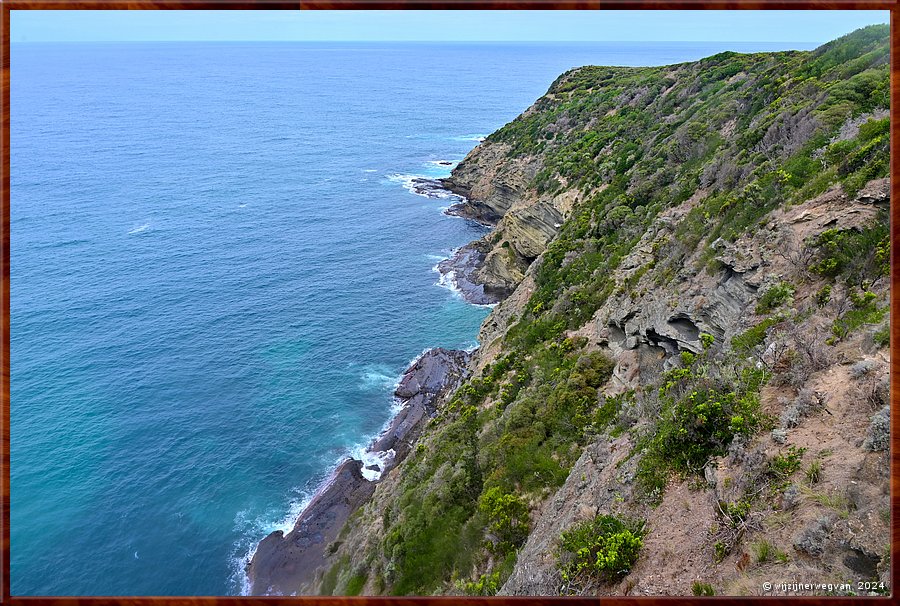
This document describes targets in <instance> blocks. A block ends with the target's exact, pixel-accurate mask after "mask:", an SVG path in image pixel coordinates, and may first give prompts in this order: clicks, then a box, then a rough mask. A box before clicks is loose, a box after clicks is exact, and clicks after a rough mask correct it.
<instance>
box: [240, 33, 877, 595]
mask: <svg viewBox="0 0 900 606" xmlns="http://www.w3.org/2000/svg"><path fill="white" fill-rule="evenodd" d="M888 61H889V40H888V27H887V26H871V27H867V28H864V29H861V30H858V31H855V32H853V33H851V34H849V35H847V36H844V37H842V38H839V39H837V40H834V41H832V42H830V43H828V44H825V45H823V46H822V47H820V48H818V49H816V50H813V51H808V52H806V51H803V52H800V51H790V52H778V53H756V54H749V55H742V54H737V53H732V52H726V53H721V54H718V55H715V56H713V57H709V58H706V59H703V60H701V61H697V62H692V63H683V64H678V65H670V66H664V67H647V68H620V67H596V66H589V67H582V68H577V69H573V70H570V71H568V72H566V73H564V74H562V75H560V76H559V77H558V78H557V79H556V81H555V82H553V84H552V85H551V86H550V88H549V90H548V91H547V93H546V94H545V95H544V96H542V97H541V98H540V99H538V100H537V101H536V102H535V103H534V105H532V106H531V107H530V108H528V109H526V110H525V111H524V112H523V113H522V114H521V115H520V116H519V117H518V118H516V119H515V120H513V121H512V122H510V123H509V124H507V125H506V126H504V127H503V128H501V129H500V130H498V131H497V132H495V133H493V134H491V135H490V136H489V137H487V138H486V140H485V141H484V142H482V143H481V144H480V145H478V146H477V147H476V148H475V149H474V150H473V151H472V152H471V153H470V154H469V155H468V156H467V157H466V158H465V160H463V161H462V162H461V163H460V164H459V165H458V166H456V167H455V168H454V170H453V172H452V174H451V176H450V177H449V178H448V179H446V180H444V181H443V182H442V183H440V184H439V185H435V184H429V185H428V187H434V188H438V189H440V190H441V191H443V192H445V191H450V192H453V194H454V195H455V196H457V197H458V198H459V199H458V200H455V205H454V206H453V207H452V210H451V211H450V212H452V213H454V214H456V215H458V216H462V217H466V218H469V219H473V220H477V221H479V222H481V223H484V224H487V225H491V226H494V227H493V229H492V230H491V231H490V233H488V234H487V235H485V236H484V237H483V238H482V239H480V240H478V241H476V242H473V243H471V244H469V245H467V246H465V247H463V248H462V249H460V251H458V252H457V253H456V255H455V256H454V259H452V260H449V261H447V262H446V263H444V264H443V266H442V267H441V268H440V271H442V272H443V273H445V274H447V273H450V272H453V276H452V277H453V279H454V280H455V282H456V284H457V286H458V287H459V288H460V290H461V291H462V292H463V295H464V296H465V297H466V298H467V299H468V300H470V301H471V302H474V303H480V304H492V305H494V308H493V309H492V311H491V313H490V315H489V316H488V317H487V319H486V320H485V321H484V323H483V325H482V327H481V330H480V333H479V337H478V338H479V343H480V347H479V348H478V349H477V350H475V351H474V352H472V353H465V352H454V351H446V350H441V349H436V350H432V351H429V352H428V353H426V354H425V355H423V356H422V358H420V359H419V360H418V361H416V363H415V364H414V365H413V366H412V367H411V368H410V369H409V370H408V371H407V373H406V374H405V375H404V378H403V380H402V381H401V383H400V386H399V387H398V389H397V393H396V396H397V397H398V398H400V399H402V401H403V402H404V403H405V404H404V406H403V408H402V410H401V412H400V413H399V414H398V415H397V417H396V418H395V419H394V421H393V423H392V425H391V426H390V428H389V429H388V430H387V431H386V433H385V434H384V435H382V436H381V437H379V438H378V439H377V440H376V442H374V443H373V444H372V446H371V451H372V452H373V453H375V454H377V456H376V457H374V460H377V461H378V463H377V464H369V465H368V467H367V465H365V464H363V463H362V462H359V461H353V460H349V461H347V462H345V463H344V464H342V465H341V466H340V467H338V469H337V470H336V471H335V472H334V474H333V476H332V478H331V480H330V481H329V482H328V483H327V484H326V485H325V486H323V487H322V488H321V489H320V491H319V493H318V494H317V495H316V497H315V498H314V499H313V500H312V502H311V503H310V505H309V507H307V509H306V510H305V511H304V512H303V514H302V515H301V517H300V518H299V519H298V520H297V523H296V525H295V527H294V529H293V530H292V531H291V532H289V533H287V534H286V535H283V534H282V533H281V532H276V533H274V534H272V535H270V536H269V537H267V538H266V539H265V540H263V541H262V543H261V544H260V545H259V548H258V549H257V551H256V554H255V556H254V557H253V559H252V561H251V562H250V563H249V567H248V574H249V578H250V581H251V584H252V592H253V593H254V594H271V595H291V594H297V595H301V594H304V595H455V596H462V595H518V596H523V595H591V596H594V595H632V596H647V595H654V596H663V595H680V596H685V595H688V596H690V595H698V596H703V595H735V596H739V595H765V596H784V595H823V596H824V595H889V594H890V591H891V588H890V580H891V574H890V570H891V569H890V547H891V538H890V519H891V518H890V516H891V500H890V473H889V472H890V458H889V457H890V455H889V445H890V392H891V389H890V378H889V377H890V374H889V362H890V360H889V341H890V332H889V327H888V326H889V323H888V320H889V314H890V310H889V291H890V277H889V272H890V261H891V254H892V253H891V248H890V237H889V228H888V225H889V221H888V217H889V212H890V199H891V189H892V186H891V183H890V181H889V179H888V175H889V170H888V164H889V139H890V123H889V117H888V107H889V101H890V95H889V88H890V86H889V80H890V79H889V65H888ZM423 187H425V186H424V185H423ZM438 189H435V190H434V191H435V192H438ZM435 195H440V196H441V197H446V193H440V192H438V193H435ZM369 478H372V479H369ZM781 581H783V582H785V583H810V584H811V587H810V588H806V587H798V586H796V585H787V586H783V585H781ZM767 583H771V584H770V585H766V584H767Z"/></svg>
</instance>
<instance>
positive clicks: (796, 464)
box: [768, 446, 806, 482]
mask: <svg viewBox="0 0 900 606" xmlns="http://www.w3.org/2000/svg"><path fill="white" fill-rule="evenodd" d="M804 452H806V449H805V448H797V447H796V446H789V447H788V449H787V453H785V454H778V455H775V456H774V457H772V459H771V460H770V461H769V466H768V474H769V475H770V476H772V477H774V478H775V479H776V480H778V481H782V482H783V481H786V480H787V479H788V478H790V477H791V476H792V475H793V474H794V472H795V471H797V470H798V469H800V463H801V460H802V458H803V453H804Z"/></svg>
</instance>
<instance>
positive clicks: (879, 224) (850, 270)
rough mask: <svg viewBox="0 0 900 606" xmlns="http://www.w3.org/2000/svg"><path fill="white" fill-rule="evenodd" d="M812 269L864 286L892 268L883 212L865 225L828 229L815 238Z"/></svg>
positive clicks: (888, 237) (852, 284) (823, 274)
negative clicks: (860, 227) (870, 223)
mask: <svg viewBox="0 0 900 606" xmlns="http://www.w3.org/2000/svg"><path fill="white" fill-rule="evenodd" d="M811 244H812V246H813V247H814V248H815V249H816V254H815V257H814V260H813V261H812V262H811V263H810V265H809V269H810V271H812V272H813V273H816V274H819V275H820V276H824V277H826V278H832V279H834V278H838V277H842V278H843V279H844V280H845V281H846V282H847V284H849V285H851V286H858V287H860V288H862V289H863V290H865V289H867V288H869V287H870V286H871V285H872V283H873V282H874V281H876V280H878V279H879V278H882V277H884V276H887V275H888V273H889V271H890V234H889V233H888V223H887V217H886V216H882V217H880V218H879V219H878V220H877V221H875V222H874V223H873V224H872V225H870V226H869V227H866V228H864V229H859V230H857V229H845V230H840V229H828V230H825V231H823V232H822V233H821V234H819V236H818V237H816V238H815V239H814V240H813V241H812V243H811Z"/></svg>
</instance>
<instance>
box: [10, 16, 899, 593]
mask: <svg viewBox="0 0 900 606" xmlns="http://www.w3.org/2000/svg"><path fill="white" fill-rule="evenodd" d="M198 9H206V10H210V9H215V10H264V9H271V10H279V9H282V10H283V9H287V10H297V9H300V10H353V9H356V10H376V9H378V10H403V9H406V10H413V9H424V10H440V9H448V10H488V9H491V10H604V9H605V10H772V11H778V10H886V11H890V43H891V59H890V62H891V65H890V72H891V85H890V89H891V107H890V115H891V146H890V151H891V159H890V168H891V170H890V172H891V200H892V204H891V206H890V233H891V276H890V277H891V294H890V304H891V310H890V326H891V331H890V332H891V343H890V352H891V360H890V405H891V411H892V414H891V440H890V443H891V448H890V470H891V481H890V486H891V499H890V501H891V561H892V566H891V588H892V590H893V588H894V587H896V586H897V580H898V568H900V563H898V562H897V554H898V551H900V550H898V546H900V524H898V504H900V448H898V446H900V437H898V436H900V417H898V405H900V356H898V355H895V354H896V353H898V347H900V288H898V285H900V245H898V242H900V204H895V203H893V201H895V200H900V179H898V177H900V148H898V146H900V116H898V100H900V64H898V52H900V0H593V1H571V0H561V1H555V0H492V1H486V0H441V1H429V0H394V1H390V0H327V1H326V0H311V1H307V2H296V1H290V0H259V1H255V2H254V1H248V0H215V1H210V0H180V1H169V0H136V1H129V0H97V1H92V0H0V11H2V22H0V52H2V55H0V69H2V78H0V88H2V101H0V103H2V106H0V134H2V141H0V146H2V162H0V272H2V276H0V465H2V474H0V509H2V517H0V603H11V604H21V605H23V606H27V605H32V604H53V605H60V606H81V605H86V606H87V605H90V606H107V605H113V604H123V605H129V606H150V605H153V606H165V605H172V606H175V605H179V606H213V605H216V604H225V605H229V606H232V605H245V604H246V605H248V606H268V605H275V604H277V605H285V604H298V603H299V604H305V603H308V604H314V605H316V606H326V605H328V606H332V605H333V606H369V605H372V606H388V605H393V604H398V605H404V606H411V605H421V606H430V605H433V606H445V605H448V604H456V603H460V604H462V603H464V604H480V605H483V606H488V605H491V606H494V605H504V604H509V605H516V606H520V605H524V604H534V605H535V606H548V605H551V604H552V605H557V604H562V603H565V604H566V605H572V606H575V605H579V606H581V605H585V606H586V605H588V604H591V605H596V604H598V603H603V604H632V603H639V604H646V605H647V606H671V605H672V604H675V603H679V604H681V603H683V604H688V605H689V606H697V605H699V604H716V603H732V602H736V603H741V604H748V605H749V604H766V605H767V606H771V605H773V604H776V603H778V602H779V601H781V600H785V601H787V602H790V603H792V604H794V603H796V604H798V605H800V604H802V605H804V606H813V605H822V606H849V605H850V604H851V603H852V604H853V605H857V606H859V605H863V604H879V605H881V604H889V603H892V601H893V600H892V598H891V597H887V596H885V597H881V596H879V597H868V596H858V597H801V596H798V597H786V598H785V597H765V596H754V597H729V596H715V597H702V598H701V597H693V596H672V597H664V596H659V597H657V596H651V597H644V596H640V597H633V596H630V597H626V596H621V597H603V598H596V597H595V598H583V597H578V598H570V597H446V596H436V597H316V596H303V597H245V596H205V597H168V596H129V597H122V596H117V597H108V596H107V597H104V596H96V597H93V596H91V597H84V596H82V597H25V596H11V595H10V580H9V575H10V569H9V555H10V553H9V550H10V535H9V524H10V518H9V508H10V479H9V472H10V469H9V466H10V460H9V452H10V450H9V439H10V430H9V411H10V392H9V380H10V363H9V344H10V341H9V338H10V332H9V330H10V317H9V313H10V311H9V310H10V308H9V296H10V283H9V280H10V258H9V255H10V224H9V222H10V174H9V173H10V134H9V125H10V115H9V111H10V96H9V95H10V60H9V53H10V11H12V10H198ZM523 109H524V108H523Z"/></svg>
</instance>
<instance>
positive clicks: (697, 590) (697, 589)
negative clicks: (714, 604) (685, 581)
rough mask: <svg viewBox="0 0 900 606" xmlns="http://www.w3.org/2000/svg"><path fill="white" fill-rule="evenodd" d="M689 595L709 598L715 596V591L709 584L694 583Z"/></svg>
mask: <svg viewBox="0 0 900 606" xmlns="http://www.w3.org/2000/svg"><path fill="white" fill-rule="evenodd" d="M691 593H692V594H694V595H696V596H711V595H716V590H715V589H713V586H712V585H710V584H709V583H701V582H700V581H694V582H693V584H692V585H691Z"/></svg>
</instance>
